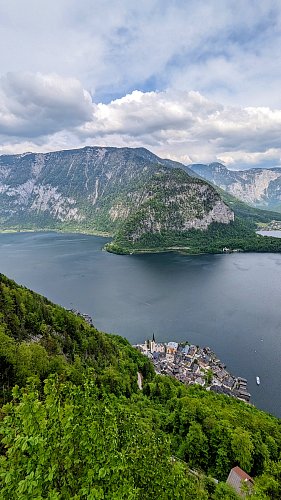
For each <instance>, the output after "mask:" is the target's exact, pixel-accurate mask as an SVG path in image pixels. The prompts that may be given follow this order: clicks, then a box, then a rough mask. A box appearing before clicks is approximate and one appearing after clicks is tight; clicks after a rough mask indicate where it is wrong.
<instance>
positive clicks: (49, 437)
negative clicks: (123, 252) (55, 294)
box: [0, 275, 281, 500]
mask: <svg viewBox="0 0 281 500" xmlns="http://www.w3.org/2000/svg"><path fill="white" fill-rule="evenodd" d="M97 293H98V291H97ZM0 318H1V327H0V336H1V342H0V362H1V363H0V376H1V409H0V443H1V444H0V490H1V500H2V499H3V500H16V499H17V500H18V499H20V500H22V499H25V500H33V499H38V500H39V499H40V500H41V499H59V500H64V499H70V498H71V499H90V500H92V499H108V500H109V499H116V500H121V499H124V500H125V499H126V500H127V499H136V500H143V499H144V500H151V499H155V500H156V499H157V500H158V499H163V500H166V499H167V500H170V499H178V500H181V499H183V500H184V499H188V500H192V499H197V498H198V499H202V500H207V499H213V500H220V499H225V500H227V499H228V500H231V499H235V498H236V495H235V494H234V492H233V491H232V490H230V489H229V487H228V486H226V485H225V480H226V478H227V475H228V473H229V470H230V469H231V468H232V467H233V466H235V465H239V466H240V467H242V468H243V469H244V470H245V471H246V472H248V473H249V474H251V475H252V476H253V477H254V478H255V493H254V494H253V495H252V498H256V499H264V500H267V499H277V498H280V495H281V487H280V484H281V482H280V474H281V462H280V454H281V426H280V420H279V419H277V418H275V417H273V416H271V415H269V414H266V413H264V412H262V411H260V410H258V409H256V408H254V407H252V406H250V405H247V404H245V403H243V402H240V401H238V400H235V399H232V398H228V397H226V396H220V395H216V394H214V393H210V392H207V391H205V390H204V389H202V388H200V387H197V386H193V387H186V386H184V385H183V384H181V383H180V382H178V381H176V380H175V379H172V378H170V377H167V376H155V375H154V372H153V369H152V365H151V364H150V362H149V361H148V359H147V358H145V357H143V356H142V355H141V354H140V353H138V351H136V350H135V349H133V348H132V347H131V346H130V345H129V343H128V342H127V341H126V340H125V339H122V338H121V337H118V336H114V335H108V334H105V333H101V332H99V331H97V330H96V329H95V328H93V327H91V326H89V325H88V324H87V323H86V322H85V321H84V320H83V319H82V318H80V317H77V316H76V315H74V314H72V313H70V312H67V311H65V310H64V309H63V308H62V307H60V306H56V305H54V304H52V303H51V302H49V301H48V300H47V299H45V298H43V297H41V296H40V295H37V294H35V293H33V292H31V291H29V290H27V289H26V288H23V287H20V286H18V285H17V284H16V283H14V282H13V281H10V280H9V279H8V278H6V277H5V276H3V275H0ZM138 372H140V373H142V376H143V390H140V389H139V387H138V384H137V374H138ZM13 386H14V388H13ZM213 478H216V479H217V480H219V483H218V484H216V483H215V482H214V480H213Z"/></svg>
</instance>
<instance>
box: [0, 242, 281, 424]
mask: <svg viewBox="0 0 281 500" xmlns="http://www.w3.org/2000/svg"><path fill="white" fill-rule="evenodd" d="M267 234H269V233H267ZM107 241H108V240H107V239H105V238H101V237H95V236H88V235H77V234H56V233H15V234H0V272H2V273H4V274H6V275H7V276H8V277H10V278H12V279H15V280H16V281H17V282H18V283H21V284H23V285H25V286H27V287H29V288H31V289H32V290H35V291H37V292H39V293H41V294H43V295H45V296H47V297H48V298H49V299H51V300H52V301H54V302H56V303H59V304H61V305H63V306H65V307H67V308H71V307H74V308H77V309H79V310H80V311H81V312H83V313H88V314H90V315H91V316H92V317H93V320H94V323H95V325H96V326H97V327H98V328H99V329H101V330H104V331H106V332H113V333H118V334H120V335H122V336H125V337H127V338H128V339H129V341H130V342H131V343H137V342H143V341H144V340H145V339H146V338H149V337H151V336H152V333H154V334H155V337H156V340H158V341H169V340H175V341H183V340H188V341H189V342H191V343H194V344H198V345H201V346H209V347H211V349H213V350H214V351H215V353H216V354H217V355H218V357H220V359H221V360H222V361H223V362H224V363H226V365H227V367H228V370H229V371H230V372H231V373H233V374H234V375H236V376H242V377H245V378H247V379H248V388H249V391H250V392H251V394H252V399H251V401H252V402H253V403H254V404H256V405H257V406H258V407H259V408H262V409H265V410H267V411H270V412H272V413H274V414H275V415H277V416H279V417H281V398H280V384H281V369H280V368H281V254H253V253H252V254H242V253H241V254H239V253H237V254H228V255H200V256H183V255H177V254H154V255H131V256H119V255H114V254H110V253H107V252H104V251H102V247H103V245H104V244H105V243H106V242H107ZM257 375H258V376H259V377H260V379H261V385H260V386H259V387H258V386H257V385H256V376H257Z"/></svg>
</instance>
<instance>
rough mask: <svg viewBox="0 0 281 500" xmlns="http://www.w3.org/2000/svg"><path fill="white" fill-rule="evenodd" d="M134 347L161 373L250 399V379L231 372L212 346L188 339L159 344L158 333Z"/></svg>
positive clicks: (209, 388)
mask: <svg viewBox="0 0 281 500" xmlns="http://www.w3.org/2000/svg"><path fill="white" fill-rule="evenodd" d="M134 347H135V348H136V349H138V350H139V351H140V352H141V353H142V354H144V355H145V356H147V357H148V358H149V359H150V360H151V361H152V363H153V365H154V368H155V371H156V373H157V374H158V375H161V374H164V375H170V376H172V377H175V378H177V379H178V380H180V381H181V382H183V383H184V384H187V385H191V384H199V385H201V386H202V387H205V388H206V389H207V390H211V391H214V392H216V393H219V394H225V395H227V396H233V397H235V398H238V399H241V400H243V401H245V402H247V403H248V402H249V401H250V397H251V395H250V394H249V392H248V390H247V380H246V379H245V378H242V377H234V376H233V375H231V374H230V373H229V372H228V371H227V370H226V365H225V364H223V363H222V362H221V361H220V359H218V358H217V357H216V355H215V353H214V352H212V351H211V349H210V348H209V347H199V346H195V345H189V343H188V342H184V343H177V342H168V343H157V342H156V341H155V337H154V335H153V338H152V340H147V341H146V342H144V344H136V345H134Z"/></svg>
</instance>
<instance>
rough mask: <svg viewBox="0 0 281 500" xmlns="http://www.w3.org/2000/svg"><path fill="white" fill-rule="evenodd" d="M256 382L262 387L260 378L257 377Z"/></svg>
mask: <svg viewBox="0 0 281 500" xmlns="http://www.w3.org/2000/svg"><path fill="white" fill-rule="evenodd" d="M256 381H257V384H258V385H260V383H261V381H260V377H256Z"/></svg>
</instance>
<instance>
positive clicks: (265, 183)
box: [189, 163, 281, 212]
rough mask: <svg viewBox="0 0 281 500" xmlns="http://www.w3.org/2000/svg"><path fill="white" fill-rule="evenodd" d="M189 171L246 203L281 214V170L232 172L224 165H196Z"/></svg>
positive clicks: (254, 169)
mask: <svg viewBox="0 0 281 500" xmlns="http://www.w3.org/2000/svg"><path fill="white" fill-rule="evenodd" d="M189 168H191V169H192V170H193V171H194V172H195V173H196V174H197V175H200V177H202V178H204V179H206V180H208V181H210V182H212V183H213V184H216V185H217V186H219V187H220V188H221V189H224V190H225V191H227V192H228V193H230V194H232V195H233V196H236V197H237V198H239V199H240V200H243V201H244V202H245V203H248V204H250V205H253V206H255V207H258V208H266V209H268V210H276V211H279V212H280V211H281V168H252V169H251V170H229V169H228V168H227V167H225V166H224V165H222V164H221V163H211V164H210V165H204V164H194V165H190V166H189Z"/></svg>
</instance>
